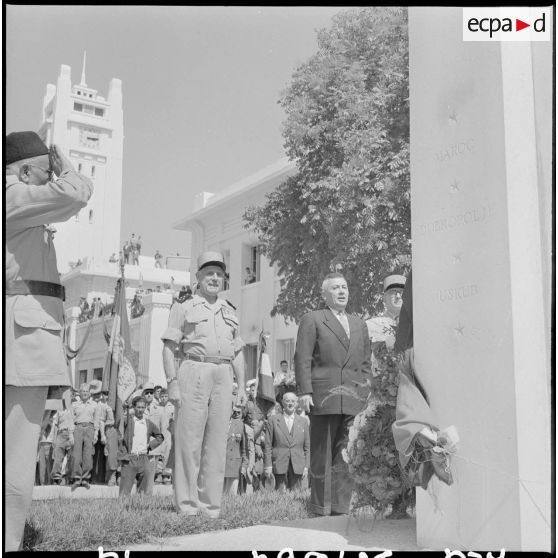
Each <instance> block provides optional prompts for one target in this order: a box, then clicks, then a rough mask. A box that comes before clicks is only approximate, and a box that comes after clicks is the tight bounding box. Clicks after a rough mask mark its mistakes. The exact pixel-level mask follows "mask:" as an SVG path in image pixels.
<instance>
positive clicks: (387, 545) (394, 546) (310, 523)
mask: <svg viewBox="0 0 558 558" xmlns="http://www.w3.org/2000/svg"><path fill="white" fill-rule="evenodd" d="M133 490H134V491H135V487H134V489H133ZM154 493H155V494H161V495H163V494H169V495H170V494H172V487H171V486H164V485H156V486H155V489H154ZM117 497H118V487H117V486H113V487H108V486H103V485H91V488H90V489H89V490H87V489H86V488H82V487H80V488H77V489H75V490H72V489H71V488H70V487H66V486H36V487H35V488H34V489H33V499H34V500H47V499H55V498H117ZM185 521H187V519H185ZM368 526H369V528H371V530H370V529H369V530H368V531H363V530H361V529H359V525H358V524H357V520H356V518H354V517H349V516H336V517H315V518H311V519H304V520H296V521H277V522H274V523H269V524H266V525H254V526H253V527H244V528H242V529H231V530H228V531H211V532H208V533H201V534H198V535H185V536H180V537H168V538H165V539H161V540H158V541H154V542H153V543H149V544H148V543H143V544H139V545H133V546H127V547H125V548H124V547H123V548H121V549H118V550H127V549H129V550H136V551H137V550H154V551H157V550H171V551H172V550H177V551H184V550H186V551H203V550H205V551H229V550H244V551H246V550H259V551H266V550H275V551H280V550H283V549H285V548H291V549H292V550H306V551H309V550H316V551H319V550H347V551H355V550H364V551H366V550H375V551H379V550H386V549H389V550H423V549H421V548H419V547H418V546H417V544H416V529H415V520H414V519H384V520H382V521H376V522H375V523H373V524H370V523H369V524H368ZM360 527H363V526H362V525H361V526H360ZM363 528H364V527H363ZM113 550H117V549H113ZM269 558H271V556H269Z"/></svg>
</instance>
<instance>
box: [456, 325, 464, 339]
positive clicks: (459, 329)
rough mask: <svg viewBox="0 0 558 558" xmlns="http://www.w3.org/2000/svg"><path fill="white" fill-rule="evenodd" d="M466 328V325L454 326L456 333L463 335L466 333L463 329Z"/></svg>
mask: <svg viewBox="0 0 558 558" xmlns="http://www.w3.org/2000/svg"><path fill="white" fill-rule="evenodd" d="M464 329H465V326H462V325H458V326H457V327H455V328H454V331H455V335H461V336H462V337H463V335H464V333H463V330H464Z"/></svg>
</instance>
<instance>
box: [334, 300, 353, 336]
mask: <svg viewBox="0 0 558 558" xmlns="http://www.w3.org/2000/svg"><path fill="white" fill-rule="evenodd" d="M329 309H330V310H331V311H332V312H333V315H334V316H335V317H336V318H337V319H338V320H339V323H340V324H341V325H342V326H343V329H344V330H345V333H346V334H347V337H348V338H349V339H350V338H351V329H350V327H349V318H347V313H346V312H345V310H334V309H333V308H332V307H331V306H329Z"/></svg>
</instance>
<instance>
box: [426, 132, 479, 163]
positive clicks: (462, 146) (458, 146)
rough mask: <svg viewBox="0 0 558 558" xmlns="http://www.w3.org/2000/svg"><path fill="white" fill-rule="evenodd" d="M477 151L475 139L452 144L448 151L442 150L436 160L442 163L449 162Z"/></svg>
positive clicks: (437, 154)
mask: <svg viewBox="0 0 558 558" xmlns="http://www.w3.org/2000/svg"><path fill="white" fill-rule="evenodd" d="M474 149H475V140H474V139H473V138H471V139H468V140H465V141H459V142H457V143H452V144H450V145H449V146H448V147H447V148H446V149H442V150H441V151H438V152H437V153H436V160H437V161H438V162H440V163H444V162H445V161H449V160H450V159H453V158H454V157H457V156H458V155H463V154H465V153H472V152H473V151H474Z"/></svg>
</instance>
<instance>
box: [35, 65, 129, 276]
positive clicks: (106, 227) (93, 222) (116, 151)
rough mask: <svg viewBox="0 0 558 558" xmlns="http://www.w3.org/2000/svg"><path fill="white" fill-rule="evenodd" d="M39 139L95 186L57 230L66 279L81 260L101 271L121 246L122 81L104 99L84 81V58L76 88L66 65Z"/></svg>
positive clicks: (50, 91) (49, 95) (51, 92)
mask: <svg viewBox="0 0 558 558" xmlns="http://www.w3.org/2000/svg"><path fill="white" fill-rule="evenodd" d="M39 135H40V136H41V138H42V139H43V141H45V143H46V144H47V145H50V144H51V143H55V144H57V145H59V146H60V147H61V148H62V150H63V152H64V153H65V154H66V155H67V156H69V158H70V160H71V161H72V163H73V164H74V166H75V168H76V169H77V170H79V171H80V172H81V173H82V174H84V175H86V176H88V177H90V178H91V180H92V181H93V184H94V187H95V189H94V193H93V196H92V197H91V200H90V201H89V203H88V204H87V207H85V208H84V209H82V210H81V211H80V213H79V214H78V215H76V217H75V218H71V219H70V220H69V221H67V222H65V223H57V224H56V225H55V227H56V235H55V240H54V243H55V246H56V252H57V259H58V269H59V271H60V272H61V273H62V274H64V273H66V272H67V271H69V270H70V269H72V267H74V266H75V264H76V263H77V262H78V261H81V263H82V265H81V267H82V269H90V270H94V269H98V268H99V267H100V266H102V265H103V263H105V262H106V261H107V260H108V259H109V258H110V256H111V254H112V253H113V252H116V254H118V251H119V247H120V245H121V243H120V221H121V206H122V150H123V138H124V135H123V116H122V82H121V81H120V80H119V79H116V78H113V79H111V81H110V83H109V90H108V97H107V99H105V98H104V97H102V96H100V95H98V94H97V90H96V89H91V88H90V87H88V86H87V83H86V82H85V55H84V59H83V69H82V74H81V81H80V83H79V84H75V85H72V83H71V69H70V67H69V66H67V65H65V64H62V65H61V66H60V75H59V76H58V80H57V82H56V85H52V84H48V85H47V87H46V94H45V97H44V101H43V111H42V124H41V127H40V130H39Z"/></svg>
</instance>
